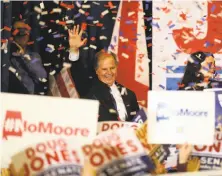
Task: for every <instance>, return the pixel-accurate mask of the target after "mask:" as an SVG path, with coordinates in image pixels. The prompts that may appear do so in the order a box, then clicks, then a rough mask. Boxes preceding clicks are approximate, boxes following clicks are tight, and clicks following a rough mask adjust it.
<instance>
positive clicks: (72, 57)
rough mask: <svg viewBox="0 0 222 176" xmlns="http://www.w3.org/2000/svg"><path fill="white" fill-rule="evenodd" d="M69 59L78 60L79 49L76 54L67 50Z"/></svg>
mask: <svg viewBox="0 0 222 176" xmlns="http://www.w3.org/2000/svg"><path fill="white" fill-rule="evenodd" d="M69 60H70V61H77V60H79V51H78V53H77V54H76V53H73V52H71V51H70V52H69Z"/></svg>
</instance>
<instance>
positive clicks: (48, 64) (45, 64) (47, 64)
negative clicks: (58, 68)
mask: <svg viewBox="0 0 222 176" xmlns="http://www.w3.org/2000/svg"><path fill="white" fill-rule="evenodd" d="M43 65H44V66H50V65H52V63H44V64H43Z"/></svg>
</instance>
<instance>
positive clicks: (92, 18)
mask: <svg viewBox="0 0 222 176" xmlns="http://www.w3.org/2000/svg"><path fill="white" fill-rule="evenodd" d="M86 19H87V20H94V17H93V16H87V18H86Z"/></svg>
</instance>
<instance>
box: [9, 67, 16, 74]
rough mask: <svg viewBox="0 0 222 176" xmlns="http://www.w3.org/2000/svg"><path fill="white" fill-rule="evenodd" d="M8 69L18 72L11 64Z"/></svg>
mask: <svg viewBox="0 0 222 176" xmlns="http://www.w3.org/2000/svg"><path fill="white" fill-rule="evenodd" d="M8 70H9V71H11V72H12V73H16V69H15V68H13V67H12V66H9V68H8Z"/></svg>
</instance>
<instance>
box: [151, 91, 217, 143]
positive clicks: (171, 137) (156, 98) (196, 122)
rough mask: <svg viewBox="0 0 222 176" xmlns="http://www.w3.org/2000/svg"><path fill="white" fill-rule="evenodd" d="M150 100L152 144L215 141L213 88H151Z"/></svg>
mask: <svg viewBox="0 0 222 176" xmlns="http://www.w3.org/2000/svg"><path fill="white" fill-rule="evenodd" d="M190 98H192V101H191V100H190ZM204 100H205V101H204ZM148 102H149V106H148V117H149V123H148V139H149V143H150V144H184V143H189V144H194V145H212V144H213V141H214V130H215V125H214V123H215V118H212V117H214V116H215V105H214V102H215V95H214V93H213V92H202V91H198V92H194V91H150V92H149V96H148ZM163 134H164V135H163ZM202 135H204V138H201V137H200V136H202Z"/></svg>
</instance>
